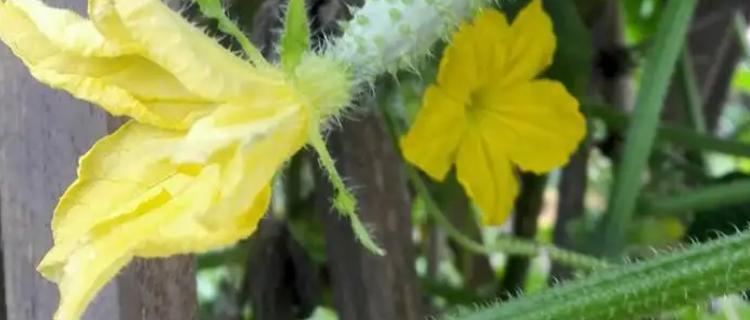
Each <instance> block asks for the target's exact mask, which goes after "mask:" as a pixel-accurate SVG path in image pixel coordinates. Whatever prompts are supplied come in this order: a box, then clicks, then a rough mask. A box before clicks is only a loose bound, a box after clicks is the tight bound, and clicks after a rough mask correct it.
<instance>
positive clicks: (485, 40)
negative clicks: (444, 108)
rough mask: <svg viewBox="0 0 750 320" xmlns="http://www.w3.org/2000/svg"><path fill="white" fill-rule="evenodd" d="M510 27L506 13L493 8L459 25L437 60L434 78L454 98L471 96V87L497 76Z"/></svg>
mask: <svg viewBox="0 0 750 320" xmlns="http://www.w3.org/2000/svg"><path fill="white" fill-rule="evenodd" d="M509 31H510V28H509V26H508V22H507V21H506V20H505V16H503V14H502V13H500V12H498V11H496V10H487V11H484V12H483V13H482V14H480V15H478V16H477V18H476V19H475V20H474V21H473V23H472V24H468V23H465V24H463V25H461V27H460V28H459V30H458V31H456V33H454V35H453V38H452V40H451V44H450V45H449V46H448V47H447V48H446V49H445V52H444V53H443V57H442V59H441V61H440V70H439V72H438V78H437V82H438V85H439V86H440V88H441V89H443V90H444V91H445V93H446V94H448V95H449V96H451V97H453V98H454V99H455V100H457V101H467V100H469V99H471V96H470V95H471V93H472V91H474V90H476V89H478V88H479V87H481V86H482V85H484V83H485V82H486V81H487V80H489V78H490V77H493V76H494V77H497V72H500V71H502V70H499V69H498V67H499V66H501V65H502V62H503V61H504V59H505V56H504V54H505V52H503V51H502V50H500V49H501V47H500V46H499V45H500V44H502V43H503V42H504V41H506V40H505V39H506V38H507V37H508V35H509Z"/></svg>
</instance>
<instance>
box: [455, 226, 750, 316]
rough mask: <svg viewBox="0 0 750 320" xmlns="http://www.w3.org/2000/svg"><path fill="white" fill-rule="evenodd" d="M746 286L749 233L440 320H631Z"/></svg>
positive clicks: (749, 269)
mask: <svg viewBox="0 0 750 320" xmlns="http://www.w3.org/2000/svg"><path fill="white" fill-rule="evenodd" d="M748 287H750V232H748V231H745V232H743V233H739V234H736V235H733V236H729V237H725V238H722V239H720V240H716V241H712V242H708V243H705V244H700V245H695V246H693V247H692V248H690V249H687V250H683V251H680V252H676V253H671V254H666V255H663V256H659V257H657V258H653V259H651V260H648V261H645V262H641V263H636V264H631V265H626V266H622V267H619V268H612V269H607V270H602V271H600V272H597V273H595V274H594V275H592V276H589V277H587V278H584V279H581V280H577V281H573V282H570V283H568V284H565V285H562V286H560V287H556V288H553V289H550V290H547V291H543V292H540V293H539V294H535V295H530V296H526V297H523V298H518V299H516V300H513V301H511V302H508V303H505V304H500V303H496V304H492V305H490V306H489V307H486V308H483V309H481V310H477V311H475V312H469V313H463V314H461V313H459V314H454V315H450V316H447V317H445V318H444V319H462V320H491V319H498V320H500V319H514V320H536V319H539V320H541V319H591V320H593V319H597V320H598V319H637V318H639V317H643V316H648V315H651V314H655V313H658V312H660V311H667V310H672V309H674V308H678V307H681V306H687V305H693V304H696V303H700V302H703V301H705V300H707V299H709V298H711V297H715V296H719V295H723V294H727V293H734V292H738V291H742V290H744V289H747V288H748Z"/></svg>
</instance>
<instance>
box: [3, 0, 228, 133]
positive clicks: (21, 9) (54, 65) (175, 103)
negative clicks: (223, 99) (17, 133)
mask: <svg viewBox="0 0 750 320" xmlns="http://www.w3.org/2000/svg"><path fill="white" fill-rule="evenodd" d="M16 3H20V4H21V5H16ZM48 20H49V21H48ZM60 33H62V34H64V35H65V36H63V35H60ZM58 36H59V37H67V38H69V39H72V40H71V42H62V41H59V40H55V39H53V38H51V37H58ZM0 39H2V40H3V42H5V43H6V44H8V46H9V47H10V48H11V49H12V50H13V52H14V53H15V54H16V55H17V56H19V57H20V58H21V59H22V60H23V61H24V63H25V64H26V65H27V66H28V67H29V69H30V71H31V73H32V75H33V76H34V77H35V78H37V79H38V80H39V81H41V82H44V83H46V84H48V85H50V86H51V87H53V88H59V89H63V90H66V91H68V92H70V93H71V94H73V95H74V96H76V97H78V98H81V99H84V100H88V101H91V102H93V103H95V104H98V105H99V106H101V107H102V108H104V109H105V110H107V111H109V112H110V113H112V114H114V115H128V116H131V117H133V118H134V119H136V120H138V121H139V122H143V123H149V124H153V125H156V126H160V127H164V128H186V127H187V126H189V125H190V124H191V123H192V122H193V121H195V120H196V119H197V118H200V117H202V116H204V115H205V114H207V113H209V112H210V111H211V110H213V109H214V108H215V107H216V105H217V103H216V102H212V101H208V100H205V99H203V98H201V97H198V96H196V95H194V94H192V93H191V92H189V91H188V90H187V89H186V88H185V87H184V86H183V85H182V84H181V83H180V82H179V81H177V79H175V78H174V77H173V76H172V75H171V74H169V73H167V72H166V71H165V70H164V69H162V68H161V67H159V66H157V65H155V64H153V63H151V62H149V61H148V60H145V59H144V58H142V57H140V56H135V55H122V56H113V55H114V53H115V51H116V50H117V48H118V46H117V45H110V44H111V43H110V42H108V41H107V40H103V38H102V36H101V35H100V34H98V33H97V32H96V30H95V29H93V27H92V25H91V24H90V23H89V22H88V21H86V20H84V19H83V18H81V17H79V16H77V15H76V14H75V13H73V12H70V11H65V10H59V9H53V8H50V7H47V6H45V5H43V4H41V3H39V1H38V0H15V1H13V2H8V3H6V4H3V6H2V7H0Z"/></svg>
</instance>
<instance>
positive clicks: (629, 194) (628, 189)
mask: <svg viewBox="0 0 750 320" xmlns="http://www.w3.org/2000/svg"><path fill="white" fill-rule="evenodd" d="M696 3H697V0H680V1H670V2H668V3H667V7H666V8H665V11H664V15H663V17H662V18H661V22H660V24H659V28H658V29H657V32H656V36H655V38H654V41H653V44H654V46H653V47H651V48H650V51H649V54H648V56H647V59H646V64H645V65H644V68H643V70H644V71H645V73H644V75H643V81H642V84H641V88H640V90H639V92H638V97H637V99H636V108H635V112H634V114H633V121H632V123H631V126H630V128H629V129H628V132H627V136H626V141H625V148H624V152H623V159H622V162H621V164H620V166H619V168H618V170H617V175H616V178H615V182H614V185H613V187H612V196H611V197H610V201H609V206H608V212H607V214H606V216H605V220H604V221H605V222H604V223H605V225H604V246H603V248H607V254H609V255H613V256H616V255H619V253H620V250H621V249H622V247H623V238H624V236H625V230H627V229H628V226H629V225H630V220H631V218H632V215H633V210H634V209H635V205H636V199H637V197H638V192H639V190H640V189H641V177H642V173H643V171H644V169H646V164H647V162H648V158H649V156H650V155H651V148H652V146H653V144H654V140H655V138H656V134H657V130H658V124H659V120H660V115H661V110H662V107H663V104H664V98H665V96H666V93H667V89H668V87H669V80H670V79H671V77H672V73H673V71H674V67H675V64H676V62H677V59H678V57H679V53H680V51H681V49H682V48H683V44H684V42H685V34H686V33H687V29H688V26H689V25H690V20H691V17H692V16H693V11H694V10H695V6H696Z"/></svg>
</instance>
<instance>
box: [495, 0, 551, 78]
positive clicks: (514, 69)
mask: <svg viewBox="0 0 750 320" xmlns="http://www.w3.org/2000/svg"><path fill="white" fill-rule="evenodd" d="M504 44H505V46H506V54H507V58H506V60H505V66H504V72H502V74H501V75H498V76H499V77H500V79H502V82H503V83H504V84H511V83H515V82H523V81H529V80H531V79H534V78H535V77H536V76H538V75H539V74H540V73H541V72H542V71H544V70H545V69H546V68H547V67H549V66H550V64H552V58H553V56H554V54H555V47H556V45H557V42H556V39H555V33H554V30H553V27H552V20H551V19H550V17H549V16H548V15H547V13H546V12H544V8H543V7H542V1H541V0H533V1H531V3H529V4H528V5H527V6H526V8H524V9H523V10H521V12H520V13H519V14H518V16H517V17H516V19H515V20H514V21H513V24H512V25H511V31H510V37H509V38H508V39H507V41H505V42H504Z"/></svg>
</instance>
